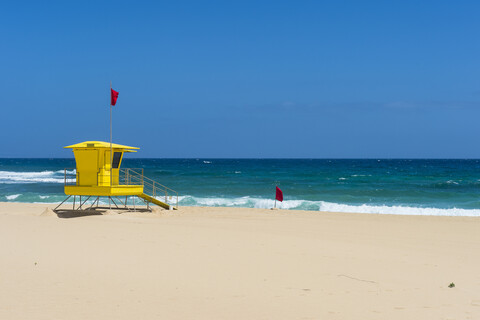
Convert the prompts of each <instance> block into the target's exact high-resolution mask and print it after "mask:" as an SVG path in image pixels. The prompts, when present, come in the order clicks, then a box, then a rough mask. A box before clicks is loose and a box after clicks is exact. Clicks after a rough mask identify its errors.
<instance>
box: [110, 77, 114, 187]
mask: <svg viewBox="0 0 480 320" xmlns="http://www.w3.org/2000/svg"><path fill="white" fill-rule="evenodd" d="M112 162H113V154H112V81H110V187H112V173H113V172H112Z"/></svg>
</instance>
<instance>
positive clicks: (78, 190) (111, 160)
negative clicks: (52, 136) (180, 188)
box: [55, 141, 178, 210]
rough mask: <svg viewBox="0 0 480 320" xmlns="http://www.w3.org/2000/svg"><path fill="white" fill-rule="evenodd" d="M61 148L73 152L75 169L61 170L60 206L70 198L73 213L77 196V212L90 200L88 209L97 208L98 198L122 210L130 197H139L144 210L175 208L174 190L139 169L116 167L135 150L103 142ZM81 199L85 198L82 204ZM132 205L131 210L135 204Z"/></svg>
mask: <svg viewBox="0 0 480 320" xmlns="http://www.w3.org/2000/svg"><path fill="white" fill-rule="evenodd" d="M64 148H68V149H72V150H73V154H74V156H75V162H76V168H75V170H70V169H68V168H66V169H65V179H64V182H65V183H64V184H65V194H66V195H68V198H67V199H65V200H64V201H63V202H62V203H61V204H63V203H64V202H65V201H66V200H68V199H69V198H70V197H71V196H74V201H73V210H76V207H75V202H76V197H77V196H79V197H80V201H79V207H78V209H81V208H82V206H83V205H84V204H85V203H86V202H87V201H88V200H89V199H90V198H91V197H94V198H95V197H96V199H95V200H94V201H93V203H92V204H91V206H90V208H91V207H93V206H94V205H95V203H97V206H98V202H99V198H100V197H108V198H109V202H110V201H111V202H113V203H114V205H115V206H116V207H117V208H120V207H119V206H118V204H117V202H116V201H115V200H114V199H116V200H117V201H118V202H119V203H120V204H121V205H122V206H123V208H127V209H129V207H128V203H127V202H128V196H130V197H132V196H133V199H135V197H139V198H141V199H142V200H143V201H144V202H145V203H146V204H147V208H149V204H150V203H153V204H156V205H158V206H160V207H163V208H166V209H176V208H177V207H178V193H177V192H176V191H174V190H172V189H170V188H168V187H165V186H164V185H162V184H160V183H158V182H156V181H154V180H152V179H149V178H147V177H145V176H144V174H143V169H132V168H125V169H121V168H120V167H121V164H122V160H123V155H124V153H128V152H137V151H136V150H138V149H139V148H136V147H129V146H124V145H120V144H115V143H112V144H110V143H108V142H103V141H85V142H81V143H77V144H73V145H71V146H66V147H64ZM72 169H73V168H72ZM82 196H86V197H87V198H86V199H85V198H84V201H83V202H82ZM123 196H125V202H123V201H122V200H121V199H120V197H123ZM163 197H164V198H163ZM159 198H161V199H162V200H163V199H164V200H165V201H161V200H159ZM173 200H176V203H175V205H173V204H171V203H172V202H173ZM133 201H134V200H133ZM61 204H59V205H58V206H57V208H58V207H60V205H61ZM110 205H111V203H110ZM133 205H134V209H135V201H134V202H133ZM57 208H55V209H57ZM78 209H77V210H78Z"/></svg>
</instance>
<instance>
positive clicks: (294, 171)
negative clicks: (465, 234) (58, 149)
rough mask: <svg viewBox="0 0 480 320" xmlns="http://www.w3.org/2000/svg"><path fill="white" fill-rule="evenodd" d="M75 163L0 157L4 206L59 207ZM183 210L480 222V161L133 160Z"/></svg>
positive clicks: (130, 162) (128, 163)
mask: <svg viewBox="0 0 480 320" xmlns="http://www.w3.org/2000/svg"><path fill="white" fill-rule="evenodd" d="M66 167H67V168H74V167H75V160H74V159H73V158H72V159H0V201H9V202H44V203H58V202H60V201H62V200H63V199H64V198H65V195H64V193H63V169H64V168H66ZM122 167H123V168H126V167H130V168H144V172H145V175H146V176H147V177H150V178H152V179H154V180H156V181H158V182H160V183H161V184H163V185H166V186H168V187H170V188H172V189H174V190H176V191H178V193H179V195H180V197H179V200H180V201H179V205H180V206H229V207H250V208H271V207H273V205H274V196H275V186H276V185H278V186H279V187H280V188H281V189H282V190H283V194H284V201H283V203H279V202H277V207H279V208H283V209H302V210H314V211H318V210H321V211H336V212H359V213H384V214H420V215H450V216H480V160H384V159H380V160H375V159H372V160H335V159H331V160H328V159H128V158H125V159H124V161H123V163H122Z"/></svg>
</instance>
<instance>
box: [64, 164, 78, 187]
mask: <svg viewBox="0 0 480 320" xmlns="http://www.w3.org/2000/svg"><path fill="white" fill-rule="evenodd" d="M63 172H64V178H63V183H64V185H66V186H75V185H76V184H77V169H76V168H65V169H63Z"/></svg>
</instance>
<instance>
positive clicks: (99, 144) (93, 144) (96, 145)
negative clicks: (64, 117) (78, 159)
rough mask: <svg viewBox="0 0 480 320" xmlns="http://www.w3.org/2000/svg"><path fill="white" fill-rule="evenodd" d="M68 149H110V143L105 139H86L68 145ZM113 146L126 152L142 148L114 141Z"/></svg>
mask: <svg viewBox="0 0 480 320" xmlns="http://www.w3.org/2000/svg"><path fill="white" fill-rule="evenodd" d="M64 148H67V149H80V148H93V149H110V143H109V142H105V141H84V142H80V143H77V144H72V145H71V146H66V147H64ZM112 148H114V149H123V151H124V152H137V151H135V150H138V149H140V148H136V147H129V146H124V145H121V144H116V143H112Z"/></svg>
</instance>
